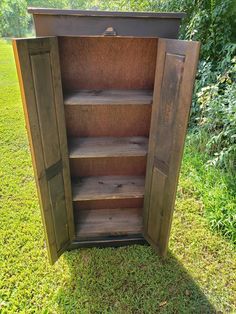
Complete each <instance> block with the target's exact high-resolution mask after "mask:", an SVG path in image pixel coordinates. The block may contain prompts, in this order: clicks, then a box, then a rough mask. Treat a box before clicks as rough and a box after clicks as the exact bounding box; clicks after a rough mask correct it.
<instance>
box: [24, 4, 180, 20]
mask: <svg viewBox="0 0 236 314" xmlns="http://www.w3.org/2000/svg"><path fill="white" fill-rule="evenodd" d="M28 12H29V13H32V14H48V15H76V16H95V17H105V16H111V17H124V18H126V17H137V18H140V17H141V18H150V17H152V18H165V19H166V18H172V19H182V18H184V17H185V16H186V13H183V12H160V13H159V12H112V11H93V10H62V9H50V8H34V7H29V8H28Z"/></svg>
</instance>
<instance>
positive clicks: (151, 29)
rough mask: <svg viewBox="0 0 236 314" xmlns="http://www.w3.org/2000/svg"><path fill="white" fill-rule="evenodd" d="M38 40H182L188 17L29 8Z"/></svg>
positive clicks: (175, 14) (170, 14)
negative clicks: (183, 22) (183, 24)
mask: <svg viewBox="0 0 236 314" xmlns="http://www.w3.org/2000/svg"><path fill="white" fill-rule="evenodd" d="M28 12H29V13H32V14H33V18H34V26H35V31H36V36H37V37H41V36H43V37H44V36H100V37H102V36H115V37H140V38H141V37H150V38H158V37H162V38H173V39H175V38H178V31H179V26H180V22H181V19H182V18H183V17H184V16H185V13H167V12H165V13H154V12H109V11H89V10H87V11H81V10H58V9H46V8H28Z"/></svg>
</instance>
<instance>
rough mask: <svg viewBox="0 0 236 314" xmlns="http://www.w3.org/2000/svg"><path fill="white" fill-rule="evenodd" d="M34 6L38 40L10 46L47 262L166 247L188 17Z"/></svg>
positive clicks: (188, 93)
mask: <svg viewBox="0 0 236 314" xmlns="http://www.w3.org/2000/svg"><path fill="white" fill-rule="evenodd" d="M29 11H30V12H31V13H33V16H34V22H35V28H36V36H37V37H36V38H33V39H16V40H14V41H13V46H14V53H15V59H16V64H17V70H18V76H19V81H20V86H21V92H22V99H23V103H24V111H25V119H26V124H27V129H28V135H29V141H30V146H31V152H32V159H33V164H34V171H35V177H36V181H37V185H38V191H39V198H40V202H41V212H42V218H43V224H44V226H45V231H46V238H47V245H48V250H49V256H50V260H51V262H55V261H56V260H57V258H58V257H59V256H60V254H61V253H63V252H64V251H65V250H67V249H68V248H69V249H71V248H77V247H83V246H85V247H89V246H106V245H107V246H108V245H124V244H131V243H143V242H144V241H146V240H147V241H148V242H149V243H150V244H151V245H152V246H153V247H154V248H156V249H157V250H158V251H159V252H160V254H161V255H165V254H166V251H167V244H168V239H169V233H170V227H171V219H172V213H173V208H174V201H175V193H176V187H177V181H178V173H179V169H180V163H181V159H182V152H183V146H184V138H185V133H186V128H187V121H188V115H189V109H190V104H191V97H192V89H193V83H194V77H195V72H196V67H197V60H198V53H199V43H198V42H188V41H181V40H177V39H175V38H177V34H178V28H179V23H180V20H181V18H182V17H183V14H181V13H178V14H177V13H164V14H163V13H119V12H118V13H117V12H116V13H113V12H92V11H76V10H71V11H70V10H68V11H67V10H66V11H63V10H50V9H30V10H29ZM161 37H168V38H169V39H161Z"/></svg>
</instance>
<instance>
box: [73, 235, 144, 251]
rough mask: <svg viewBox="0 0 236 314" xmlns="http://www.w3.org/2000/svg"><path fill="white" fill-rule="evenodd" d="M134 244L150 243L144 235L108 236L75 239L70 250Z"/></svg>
mask: <svg viewBox="0 0 236 314" xmlns="http://www.w3.org/2000/svg"><path fill="white" fill-rule="evenodd" d="M133 244H142V245H148V243H147V241H146V240H145V239H144V237H143V236H142V235H132V236H119V237H115V236H114V237H106V238H96V239H88V240H79V239H78V240H75V241H74V242H73V243H72V244H71V246H70V247H69V249H68V250H69V251H70V250H74V249H77V248H91V247H101V248H102V247H109V246H110V247H119V246H126V245H133Z"/></svg>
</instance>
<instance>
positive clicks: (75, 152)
mask: <svg viewBox="0 0 236 314" xmlns="http://www.w3.org/2000/svg"><path fill="white" fill-rule="evenodd" d="M68 142H69V157H70V158H105V157H135V156H146V155H147V149H148V138H147V137H141V136H140V137H137V136H136V137H91V138H90V137H83V138H79V137H73V138H69V141H68Z"/></svg>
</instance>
